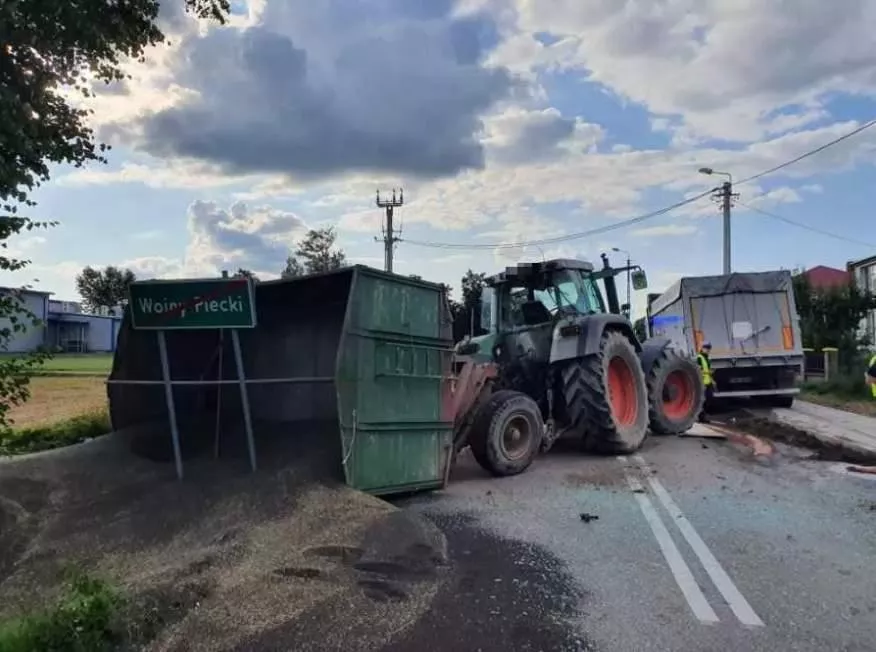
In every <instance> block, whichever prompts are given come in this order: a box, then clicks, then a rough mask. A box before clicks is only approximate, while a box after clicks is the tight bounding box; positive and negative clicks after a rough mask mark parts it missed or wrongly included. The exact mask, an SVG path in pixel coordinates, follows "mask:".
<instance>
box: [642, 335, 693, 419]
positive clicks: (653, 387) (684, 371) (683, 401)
mask: <svg viewBox="0 0 876 652" xmlns="http://www.w3.org/2000/svg"><path fill="white" fill-rule="evenodd" d="M704 392H705V390H704V388H703V380H702V377H701V376H700V369H699V367H697V365H696V363H695V362H694V361H693V360H691V359H690V358H689V357H687V356H684V355H682V354H681V353H679V352H678V351H675V350H673V349H669V348H666V349H664V350H663V351H662V352H661V353H660V355H659V356H658V358H657V359H656V360H655V361H654V364H653V365H652V366H651V369H650V370H649V372H648V419H649V421H650V424H651V432H653V433H655V434H657V435H678V434H681V433H683V432H687V431H688V430H690V429H691V427H692V426H693V424H694V422H695V421H696V420H697V417H698V416H699V414H700V411H701V410H702V409H703V396H704Z"/></svg>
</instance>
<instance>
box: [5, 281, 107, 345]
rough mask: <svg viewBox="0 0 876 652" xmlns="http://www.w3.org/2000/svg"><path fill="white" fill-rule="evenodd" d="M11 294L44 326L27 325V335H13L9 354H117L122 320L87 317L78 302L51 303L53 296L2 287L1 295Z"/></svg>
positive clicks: (98, 316)
mask: <svg viewBox="0 0 876 652" xmlns="http://www.w3.org/2000/svg"><path fill="white" fill-rule="evenodd" d="M12 293H16V294H17V296H18V299H19V300H20V301H21V302H22V303H23V304H24V306H25V307H26V308H27V309H28V310H30V311H31V312H32V313H33V314H34V316H36V318H37V319H39V320H40V322H41V324H40V325H39V326H31V325H30V324H28V325H27V329H26V330H25V331H24V332H21V333H13V335H12V337H11V339H10V340H9V342H8V346H7V352H9V353H26V352H29V351H34V350H36V349H38V348H39V347H47V348H49V349H52V350H54V351H57V352H62V353H111V352H113V351H115V350H116V338H117V337H118V334H119V327H120V326H121V322H122V319H121V316H118V317H116V316H110V315H87V314H85V313H83V312H82V305H81V304H79V303H78V302H76V301H56V300H54V299H50V298H49V297H50V296H51V292H40V291H39V290H15V289H13V288H4V287H0V294H3V295H8V294H12ZM118 314H119V315H121V312H118ZM9 326H10V324H9V321H8V320H2V319H0V328H3V327H9Z"/></svg>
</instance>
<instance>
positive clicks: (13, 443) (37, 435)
mask: <svg viewBox="0 0 876 652" xmlns="http://www.w3.org/2000/svg"><path fill="white" fill-rule="evenodd" d="M109 431H110V422H109V413H108V412H107V410H106V409H103V410H95V411H94V412H87V413H85V414H80V415H78V416H75V417H72V418H70V419H65V420H64V421H59V422H57V423H52V424H49V425H44V426H33V427H31V428H21V429H20V430H7V431H5V432H0V455H22V454H24V453H36V452H38V451H46V450H51V449H53V448H61V447H63V446H70V445H71V444H79V443H81V442H83V441H86V440H88V439H93V438H94V437H99V436H100V435H105V434H106V433H108V432H109Z"/></svg>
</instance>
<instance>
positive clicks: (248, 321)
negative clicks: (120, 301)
mask: <svg viewBox="0 0 876 652" xmlns="http://www.w3.org/2000/svg"><path fill="white" fill-rule="evenodd" d="M128 305H129V306H130V310H131V326H132V327H134V328H138V329H151V330H159V329H161V330H181V329H195V328H253V327H255V325H256V313H255V298H254V296H253V284H252V281H251V280H250V279H248V278H208V279H193V280H187V279H178V280H170V281H137V282H135V283H131V286H130V289H129V304H128Z"/></svg>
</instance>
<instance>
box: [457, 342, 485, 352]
mask: <svg viewBox="0 0 876 652" xmlns="http://www.w3.org/2000/svg"><path fill="white" fill-rule="evenodd" d="M480 350H481V345H480V344H478V343H477V342H460V343H459V344H458V345H457V346H456V353H457V354H458V355H474V354H475V353H477V352H478V351H480Z"/></svg>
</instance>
